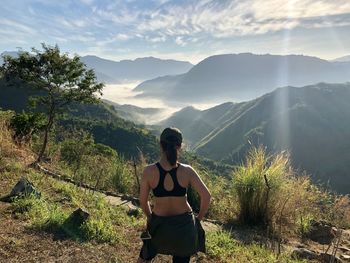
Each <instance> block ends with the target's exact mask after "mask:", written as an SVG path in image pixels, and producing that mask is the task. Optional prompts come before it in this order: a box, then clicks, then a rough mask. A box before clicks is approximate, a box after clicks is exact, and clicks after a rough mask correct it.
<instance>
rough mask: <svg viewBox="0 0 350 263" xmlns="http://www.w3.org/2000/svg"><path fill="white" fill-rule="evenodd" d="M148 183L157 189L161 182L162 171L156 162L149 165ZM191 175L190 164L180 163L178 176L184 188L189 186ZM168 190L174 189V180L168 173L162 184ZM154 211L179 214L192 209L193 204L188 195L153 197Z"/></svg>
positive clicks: (159, 213) (166, 214)
mask: <svg viewBox="0 0 350 263" xmlns="http://www.w3.org/2000/svg"><path fill="white" fill-rule="evenodd" d="M149 172H150V173H149V176H148V179H149V180H148V183H149V186H150V188H151V189H155V188H156V187H157V185H158V184H159V179H160V172H159V169H158V168H157V166H156V165H155V164H153V165H150V166H149ZM190 176H191V173H190V172H189V169H188V166H187V165H183V164H179V166H178V168H177V170H176V178H177V181H178V183H179V185H180V186H181V187H183V188H188V187H189V185H190ZM162 187H164V189H165V190H166V191H171V190H173V189H174V182H173V179H172V178H171V176H170V174H169V173H167V174H166V175H165V179H164V185H163V186H162ZM152 211H153V213H155V214H156V215H159V216H172V215H179V214H183V213H185V212H190V211H192V209H191V206H190V205H189V204H188V202H187V195H185V196H164V197H154V198H153V209H152Z"/></svg>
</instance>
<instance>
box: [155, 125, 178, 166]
mask: <svg viewBox="0 0 350 263" xmlns="http://www.w3.org/2000/svg"><path fill="white" fill-rule="evenodd" d="M181 143H182V134H181V131H180V130H179V129H177V128H166V129H164V131H163V132H162V134H161V136H160V144H161V146H162V149H163V151H164V152H165V155H166V158H167V160H168V162H169V163H170V164H171V165H175V164H176V162H177V159H178V154H177V150H176V147H180V146H181Z"/></svg>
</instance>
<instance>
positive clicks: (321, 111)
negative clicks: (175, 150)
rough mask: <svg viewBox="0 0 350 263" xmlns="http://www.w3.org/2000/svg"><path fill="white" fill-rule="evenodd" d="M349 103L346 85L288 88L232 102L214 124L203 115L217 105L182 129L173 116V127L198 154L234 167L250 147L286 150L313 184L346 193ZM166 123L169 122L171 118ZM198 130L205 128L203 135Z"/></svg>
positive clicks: (349, 86)
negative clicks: (306, 173) (309, 176)
mask: <svg viewBox="0 0 350 263" xmlns="http://www.w3.org/2000/svg"><path fill="white" fill-rule="evenodd" d="M349 100H350V84H318V85H313V86H306V87H302V88H295V87H286V88H280V89H277V90H275V91H273V92H271V93H269V94H266V95H264V96H262V97H260V98H258V99H256V100H253V101H249V102H244V103H239V104H233V106H232V107H229V108H228V109H227V111H226V112H222V113H221V114H218V115H216V117H215V118H214V121H213V118H212V119H210V118H205V117H203V116H205V114H208V112H211V111H213V112H215V111H216V108H218V107H219V106H217V107H216V108H214V109H209V110H206V111H205V112H204V111H202V112H201V111H199V113H198V115H197V116H195V117H194V118H193V119H194V121H193V122H191V121H190V120H188V121H184V122H182V123H183V125H184V126H181V125H179V124H181V122H180V121H178V120H179V119H181V115H179V114H177V116H176V120H177V121H176V122H174V125H177V126H178V127H179V128H180V129H183V130H186V132H187V133H188V134H192V137H191V138H194V139H197V140H194V141H192V143H193V144H194V145H195V147H194V149H195V151H196V152H197V153H198V154H200V155H203V156H206V157H208V158H211V159H214V160H223V161H225V162H227V163H230V164H237V163H239V162H241V161H242V160H243V158H244V156H245V155H246V152H247V151H248V150H249V149H250V148H251V146H252V145H264V146H266V147H267V149H268V150H269V151H271V152H278V151H281V150H288V151H290V154H291V157H292V162H293V165H294V166H295V167H298V168H301V169H305V170H306V171H307V172H308V173H310V175H311V176H312V177H313V179H314V181H315V182H319V183H322V184H329V185H330V186H331V188H332V189H334V190H336V191H339V192H342V193H349V189H350V180H349V171H350V161H349V160H350V153H349V151H348V149H349V148H350V142H349V140H348V138H349V136H350V122H349V120H350V104H349V103H348V102H349ZM183 118H184V119H186V118H187V115H184V116H183ZM168 121H169V120H168ZM208 123H211V124H213V125H212V126H211V127H209V125H208ZM167 124H173V123H171V119H170V121H169V122H168V123H167ZM198 127H199V128H200V129H198ZM201 127H207V129H206V130H205V131H206V135H205V136H203V134H201V132H203V131H204V129H201ZM198 130H200V132H198ZM194 134H200V136H198V137H197V138H196V137H195V136H194ZM198 138H199V139H198Z"/></svg>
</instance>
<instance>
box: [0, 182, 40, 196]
mask: <svg viewBox="0 0 350 263" xmlns="http://www.w3.org/2000/svg"><path fill="white" fill-rule="evenodd" d="M27 195H33V196H34V197H36V198H38V199H39V198H40V197H41V193H40V192H39V191H38V190H37V189H36V188H35V187H34V185H33V184H32V183H31V182H29V181H28V180H27V179H26V178H24V177H22V178H21V179H20V180H19V181H18V182H17V183H16V185H15V186H14V187H13V188H12V190H11V192H10V194H8V195H7V196H4V197H1V199H0V201H4V202H11V201H12V199H13V198H14V197H21V196H27Z"/></svg>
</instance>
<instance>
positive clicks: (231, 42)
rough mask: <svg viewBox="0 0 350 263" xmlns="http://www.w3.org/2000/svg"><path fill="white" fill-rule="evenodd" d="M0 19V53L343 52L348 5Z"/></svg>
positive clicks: (74, 11)
mask: <svg viewBox="0 0 350 263" xmlns="http://www.w3.org/2000/svg"><path fill="white" fill-rule="evenodd" d="M0 17H1V18H0V35H1V38H0V53H1V52H2V51H11V50H16V48H18V47H20V48H23V49H29V48H30V47H40V43H41V42H45V43H47V44H51V45H52V44H58V45H59V46H60V48H61V49H62V50H63V51H66V52H69V53H78V54H80V55H87V54H93V55H97V56H100V57H104V58H109V59H114V60H121V59H134V58H137V57H145V56H155V57H159V58H171V59H176V60H187V61H190V62H192V63H197V62H199V61H200V60H202V59H204V58H206V57H208V56H210V55H214V54H222V53H241V52H252V53H257V54H265V53H271V54H304V55H311V56H317V57H320V58H323V59H334V58H337V57H341V56H345V55H348V54H350V45H348V43H350V34H349V32H350V2H349V1H348V0H289V1H284V2H283V3H281V1H279V0H264V1H262V0H247V1H229V0H224V1H213V0H205V1H198V0H197V1H194V0H189V1H166V0H150V1H140V0H137V1H135V0H128V1H112V0H102V1H97V0H80V1H73V0H63V1H44V0H28V1H20V0H11V1H9V0H4V1H2V5H1V7H0Z"/></svg>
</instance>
